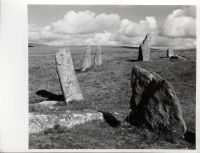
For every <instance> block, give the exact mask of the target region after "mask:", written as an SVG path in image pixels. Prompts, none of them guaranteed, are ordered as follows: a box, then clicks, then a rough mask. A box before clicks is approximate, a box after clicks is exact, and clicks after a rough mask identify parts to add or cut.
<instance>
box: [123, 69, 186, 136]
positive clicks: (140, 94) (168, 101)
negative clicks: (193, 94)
mask: <svg viewBox="0 0 200 153" xmlns="http://www.w3.org/2000/svg"><path fill="white" fill-rule="evenodd" d="M131 86H132V97H131V100H130V109H131V112H130V114H129V116H128V117H127V119H126V120H127V121H128V122H130V123H131V124H133V125H137V126H140V127H146V128H148V129H150V130H153V131H155V132H156V133H160V134H162V135H168V136H173V135H174V134H177V135H178V136H181V137H182V136H183V135H184V133H185V132H186V125H185V121H184V120H183V116H182V110H181V106H180V103H179V100H178V98H177V97H176V93H175V90H174V88H173V86H172V84H171V83H170V82H168V81H166V80H165V79H163V78H162V77H161V76H159V75H158V74H155V73H150V72H148V71H147V70H145V69H142V68H140V67H137V66H135V67H133V69H132V76H131Z"/></svg>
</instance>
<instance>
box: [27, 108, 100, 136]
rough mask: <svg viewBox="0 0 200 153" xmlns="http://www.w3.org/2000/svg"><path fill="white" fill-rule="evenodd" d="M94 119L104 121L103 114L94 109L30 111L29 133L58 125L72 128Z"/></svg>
mask: <svg viewBox="0 0 200 153" xmlns="http://www.w3.org/2000/svg"><path fill="white" fill-rule="evenodd" d="M92 121H99V122H103V121H104V118H103V114H102V113H100V112H97V111H93V110H82V111H66V112H65V113H62V114H59V115H55V114H52V115H45V114H33V113H29V134H33V133H40V132H43V131H45V130H47V129H51V128H54V127H55V126H57V125H59V126H61V127H65V128H69V129H70V128H73V127H75V126H76V125H81V124H85V123H87V122H92Z"/></svg>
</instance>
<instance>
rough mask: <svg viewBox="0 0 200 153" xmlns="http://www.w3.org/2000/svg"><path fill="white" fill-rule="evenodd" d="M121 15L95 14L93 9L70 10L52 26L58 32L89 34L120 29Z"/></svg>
mask: <svg viewBox="0 0 200 153" xmlns="http://www.w3.org/2000/svg"><path fill="white" fill-rule="evenodd" d="M119 26H120V17H119V15H117V14H105V13H103V14H99V15H95V13H94V12H91V11H84V12H83V11H80V12H77V13H76V12H74V11H70V12H68V13H66V14H65V16H64V18H63V19H61V20H58V21H56V22H53V23H52V24H51V28H52V30H53V31H55V32H57V33H65V34H87V33H95V32H103V31H111V30H115V29H118V28H119Z"/></svg>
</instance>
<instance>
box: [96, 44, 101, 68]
mask: <svg viewBox="0 0 200 153" xmlns="http://www.w3.org/2000/svg"><path fill="white" fill-rule="evenodd" d="M94 65H95V69H98V68H100V67H101V66H102V58H101V46H100V45H98V46H97V50H96V53H95V56H94Z"/></svg>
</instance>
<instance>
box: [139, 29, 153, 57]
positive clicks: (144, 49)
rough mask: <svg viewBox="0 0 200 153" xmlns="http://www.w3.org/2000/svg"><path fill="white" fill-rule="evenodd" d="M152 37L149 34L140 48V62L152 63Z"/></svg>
mask: <svg viewBox="0 0 200 153" xmlns="http://www.w3.org/2000/svg"><path fill="white" fill-rule="evenodd" d="M150 47H151V35H150V34H149V33H148V34H147V35H146V37H145V39H144V40H143V41H142V43H141V45H140V47H139V54H138V60H139V61H150V60H151V57H150Z"/></svg>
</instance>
